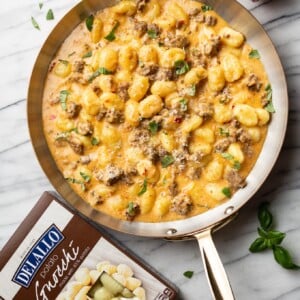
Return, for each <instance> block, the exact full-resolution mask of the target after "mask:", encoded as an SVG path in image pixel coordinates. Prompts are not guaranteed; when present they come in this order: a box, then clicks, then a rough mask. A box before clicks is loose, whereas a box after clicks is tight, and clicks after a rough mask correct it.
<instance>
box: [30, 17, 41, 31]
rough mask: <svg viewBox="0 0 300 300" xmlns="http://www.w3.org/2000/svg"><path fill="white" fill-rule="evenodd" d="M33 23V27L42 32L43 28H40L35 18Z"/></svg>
mask: <svg viewBox="0 0 300 300" xmlns="http://www.w3.org/2000/svg"><path fill="white" fill-rule="evenodd" d="M31 23H32V25H33V27H34V28H35V29H37V30H41V28H40V26H39V24H38V22H37V21H36V20H35V18H34V17H31Z"/></svg>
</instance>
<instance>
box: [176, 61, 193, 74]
mask: <svg viewBox="0 0 300 300" xmlns="http://www.w3.org/2000/svg"><path fill="white" fill-rule="evenodd" d="M174 67H175V73H176V74H177V75H182V74H185V73H186V72H188V71H189V70H190V67H189V65H188V63H187V62H186V61H185V60H177V61H175V63H174Z"/></svg>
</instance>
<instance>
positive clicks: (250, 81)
mask: <svg viewBox="0 0 300 300" xmlns="http://www.w3.org/2000/svg"><path fill="white" fill-rule="evenodd" d="M261 86H262V83H261V82H260V81H259V78H258V77H257V76H256V75H255V74H254V73H251V74H250V75H249V76H248V78H247V87H248V89H249V90H251V91H255V92H258V91H259V90H260V88H261Z"/></svg>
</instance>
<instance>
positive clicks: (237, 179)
mask: <svg viewBox="0 0 300 300" xmlns="http://www.w3.org/2000/svg"><path fill="white" fill-rule="evenodd" d="M224 178H225V179H226V180H227V181H228V182H229V184H230V186H231V187H232V188H234V189H239V188H243V187H245V185H246V182H245V180H244V179H243V178H242V177H241V175H240V174H239V173H238V171H237V170H233V169H231V170H229V171H227V172H226V173H225V175H224Z"/></svg>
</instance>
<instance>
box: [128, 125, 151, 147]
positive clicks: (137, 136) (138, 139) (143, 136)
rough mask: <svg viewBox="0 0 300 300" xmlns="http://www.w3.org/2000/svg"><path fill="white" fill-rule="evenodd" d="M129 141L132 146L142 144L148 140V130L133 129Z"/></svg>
mask: <svg viewBox="0 0 300 300" xmlns="http://www.w3.org/2000/svg"><path fill="white" fill-rule="evenodd" d="M128 141H129V143H130V144H131V145H132V146H138V145H144V144H146V143H148V142H149V141H150V133H149V130H146V129H135V130H133V131H132V132H131V133H130V136H129V139H128Z"/></svg>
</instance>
